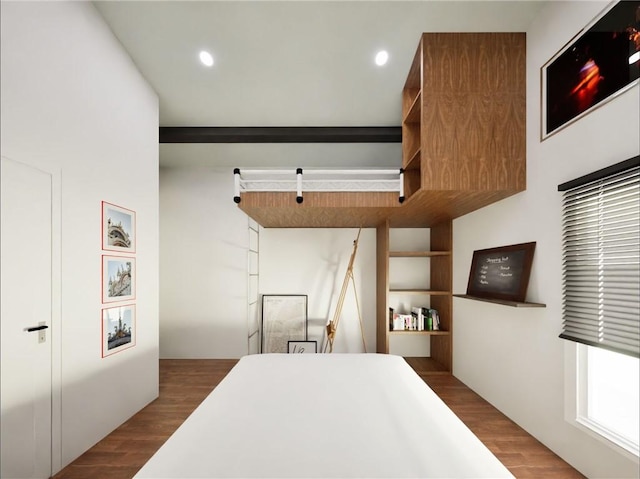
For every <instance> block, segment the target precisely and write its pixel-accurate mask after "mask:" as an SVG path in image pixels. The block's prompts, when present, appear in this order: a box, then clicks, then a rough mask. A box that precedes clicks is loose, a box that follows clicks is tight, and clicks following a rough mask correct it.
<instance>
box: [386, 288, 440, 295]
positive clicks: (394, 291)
mask: <svg viewBox="0 0 640 479" xmlns="http://www.w3.org/2000/svg"><path fill="white" fill-rule="evenodd" d="M389 293H391V294H430V295H431V296H447V295H450V294H451V292H449V291H436V290H433V289H390V290H389Z"/></svg>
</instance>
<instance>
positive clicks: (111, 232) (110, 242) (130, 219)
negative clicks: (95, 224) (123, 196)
mask: <svg viewBox="0 0 640 479" xmlns="http://www.w3.org/2000/svg"><path fill="white" fill-rule="evenodd" d="M102 249H103V250H106V251H120V252H122V253H135V252H136V212H135V211H133V210H129V209H127V208H123V207H122V206H117V205H114V204H111V203H107V202H106V201H103V202H102Z"/></svg>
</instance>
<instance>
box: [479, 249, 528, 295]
mask: <svg viewBox="0 0 640 479" xmlns="http://www.w3.org/2000/svg"><path fill="white" fill-rule="evenodd" d="M535 247H536V243H535V242H532V243H520V244H514V245H510V246H500V247H498V248H488V249H481V250H476V251H474V252H473V258H472V260H471V271H470V272H469V282H468V284H467V295H468V296H475V297H478V298H488V299H504V300H508V301H516V302H524V301H525V298H526V296H527V287H528V286H529V275H530V274H531V264H532V263H533V253H534V251H535Z"/></svg>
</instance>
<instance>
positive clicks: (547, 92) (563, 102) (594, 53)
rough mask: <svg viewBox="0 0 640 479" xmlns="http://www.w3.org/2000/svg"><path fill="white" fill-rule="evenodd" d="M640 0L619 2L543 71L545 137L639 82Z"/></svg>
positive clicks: (597, 18)
mask: <svg viewBox="0 0 640 479" xmlns="http://www.w3.org/2000/svg"><path fill="white" fill-rule="evenodd" d="M639 69H640V1H620V2H613V3H612V4H610V5H609V6H608V7H607V8H606V9H605V10H603V11H602V12H601V13H600V14H599V15H598V16H597V17H596V18H595V19H594V20H593V21H592V22H591V23H590V24H589V25H587V26H586V27H585V28H583V29H582V30H581V31H580V32H578V34H577V35H575V36H574V37H573V38H572V39H571V40H570V41H569V43H567V45H565V46H564V47H563V48H562V49H561V50H560V51H559V52H558V53H556V54H555V55H554V56H553V58H551V59H550V60H549V61H548V62H547V63H545V64H544V65H543V66H542V68H541V70H540V81H541V86H542V88H541V111H542V115H541V128H540V130H541V131H540V133H541V140H544V139H546V138H547V137H549V136H551V135H552V134H554V133H556V132H558V131H559V130H561V129H563V128H565V127H567V126H569V125H570V124H571V123H573V122H574V121H577V120H578V119H579V118H582V117H583V116H585V115H587V114H588V113H589V112H590V111H592V110H594V109H595V108H597V107H599V106H602V105H604V104H605V103H606V102H607V101H609V100H612V99H613V98H615V97H616V96H618V95H620V94H622V93H623V92H625V91H626V90H628V89H630V88H632V87H633V86H634V85H637V84H638V77H639V75H638V72H639Z"/></svg>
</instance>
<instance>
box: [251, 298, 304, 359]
mask: <svg viewBox="0 0 640 479" xmlns="http://www.w3.org/2000/svg"><path fill="white" fill-rule="evenodd" d="M306 340H307V295H295V294H265V295H263V296H262V348H261V351H262V353H287V352H288V342H289V341H306Z"/></svg>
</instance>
